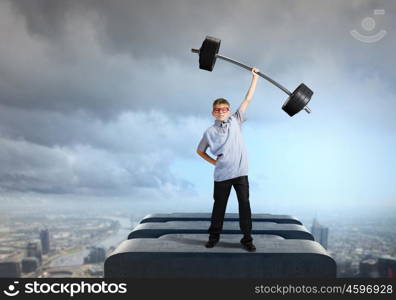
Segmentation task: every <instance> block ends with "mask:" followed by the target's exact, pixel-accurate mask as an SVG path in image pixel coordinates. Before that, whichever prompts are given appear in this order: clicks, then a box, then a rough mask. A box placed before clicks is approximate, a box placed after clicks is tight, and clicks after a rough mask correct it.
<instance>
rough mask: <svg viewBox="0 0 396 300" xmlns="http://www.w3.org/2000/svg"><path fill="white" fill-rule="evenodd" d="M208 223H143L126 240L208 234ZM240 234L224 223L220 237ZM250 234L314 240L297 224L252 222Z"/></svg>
mask: <svg viewBox="0 0 396 300" xmlns="http://www.w3.org/2000/svg"><path fill="white" fill-rule="evenodd" d="M209 226H210V221H187V222H186V221H170V222H162V223H143V224H139V225H138V226H136V227H135V228H134V229H133V231H132V232H131V233H130V234H129V235H128V239H136V238H158V237H160V236H162V235H165V234H171V233H188V234H194V233H196V234H198V233H206V234H208V228H209ZM227 234H242V233H241V231H240V228H239V223H238V222H234V221H225V222H224V223H223V231H222V235H221V236H223V235H227ZM252 234H255V235H258V234H272V235H278V236H281V237H283V238H286V239H305V240H314V238H313V236H312V234H311V233H310V232H309V231H308V230H307V229H306V228H305V227H304V226H303V225H298V224H278V223H274V222H253V223H252Z"/></svg>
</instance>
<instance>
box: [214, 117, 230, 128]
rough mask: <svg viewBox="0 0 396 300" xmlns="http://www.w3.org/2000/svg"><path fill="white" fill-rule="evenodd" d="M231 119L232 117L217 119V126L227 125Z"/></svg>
mask: <svg viewBox="0 0 396 300" xmlns="http://www.w3.org/2000/svg"><path fill="white" fill-rule="evenodd" d="M229 119H230V118H227V119H226V120H224V121H219V120H215V125H216V126H219V127H225V126H226V123H228V121H229Z"/></svg>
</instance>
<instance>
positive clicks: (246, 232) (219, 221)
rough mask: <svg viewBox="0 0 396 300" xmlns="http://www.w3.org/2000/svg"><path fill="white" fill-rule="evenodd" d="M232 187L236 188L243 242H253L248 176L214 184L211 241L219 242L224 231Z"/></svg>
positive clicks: (210, 229) (210, 228) (209, 230)
mask: <svg viewBox="0 0 396 300" xmlns="http://www.w3.org/2000/svg"><path fill="white" fill-rule="evenodd" d="M232 186H234V189H235V192H236V194H237V198H238V204H239V227H240V229H241V231H242V233H243V238H242V240H241V242H242V243H247V242H251V241H252V240H253V238H252V236H251V232H252V216H251V211H250V203H249V181H248V177H247V176H241V177H236V178H232V179H228V180H224V181H215V182H214V191H213V198H214V203H213V210H212V217H211V224H210V227H209V229H208V232H209V239H211V240H216V241H217V240H219V238H220V233H221V231H222V230H223V221H224V214H225V211H226V207H227V201H228V197H229V196H230V192H231V187H232Z"/></svg>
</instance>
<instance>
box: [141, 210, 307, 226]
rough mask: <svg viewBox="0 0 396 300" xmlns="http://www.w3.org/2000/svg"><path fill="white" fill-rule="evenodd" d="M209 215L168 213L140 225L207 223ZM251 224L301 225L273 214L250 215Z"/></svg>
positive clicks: (232, 215) (234, 217) (231, 215)
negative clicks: (180, 222)
mask: <svg viewBox="0 0 396 300" xmlns="http://www.w3.org/2000/svg"><path fill="white" fill-rule="evenodd" d="M210 217H211V214H210V213H170V214H150V215H147V216H145V217H144V218H143V219H142V220H141V221H140V223H141V224H143V223H149V222H155V223H158V222H169V221H209V220H210ZM224 221H239V214H237V213H226V214H225V216H224ZM252 221H253V222H275V223H284V224H299V225H302V223H301V222H300V221H299V220H298V219H297V218H296V217H293V216H289V215H273V214H252Z"/></svg>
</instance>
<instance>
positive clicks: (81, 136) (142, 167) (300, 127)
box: [0, 0, 396, 216]
mask: <svg viewBox="0 0 396 300" xmlns="http://www.w3.org/2000/svg"><path fill="white" fill-rule="evenodd" d="M395 13H396V3H394V2H393V1H374V0H372V1H364V0H356V1H353V0H350V1H344V0H339V1H331V2H329V1H315V0H311V1H308V0H307V1H297V0H296V1H292V0H284V1H275V0H271V1H269V0H266V1H263V0H260V1H259V0H257V1H247V0H245V1H243V0H231V1H225V0H224V1H213V0H210V1H209V0H204V1H192V0H190V1H185V0H170V1H169V0H167V1H143V0H141V1H127V0H125V1H99V0H97V1H90V0H83V1H66V0H64V1H60V0H59V1H55V0H31V1H19V0H1V1H0V39H1V43H0V166H1V167H0V192H1V193H0V197H1V198H0V201H1V203H2V204H4V205H5V204H7V205H10V204H18V203H24V204H25V203H34V204H37V203H44V204H49V203H53V202H56V201H66V202H67V203H71V204H73V205H75V204H77V205H81V206H82V205H84V204H87V203H90V204H89V205H92V203H102V204H103V203H106V205H110V206H111V205H113V204H114V205H117V204H120V203H123V204H122V205H124V204H125V205H129V206H128V207H133V208H134V209H139V208H147V209H149V210H150V211H151V212H175V211H177V212H180V211H210V210H211V208H212V203H213V199H212V192H213V166H212V165H210V164H208V163H207V162H205V161H204V160H202V159H201V158H200V157H199V156H198V155H196V153H195V150H196V146H197V144H198V142H199V140H200V138H201V136H202V134H203V132H204V131H205V129H206V128H208V127H209V126H211V124H212V123H213V118H212V117H211V115H210V110H211V103H212V101H213V100H214V99H215V98H218V97H224V98H227V99H228V100H229V101H230V102H231V106H232V110H235V109H236V108H237V107H238V106H239V104H240V102H241V101H242V100H243V97H244V95H245V93H246V91H247V88H248V85H249V83H250V80H251V76H250V73H249V72H247V71H246V70H243V69H240V68H238V67H236V66H234V65H232V64H228V63H226V62H224V61H218V62H217V63H216V67H215V70H214V71H213V72H211V73H210V72H207V71H203V70H200V69H199V68H198V56H197V55H196V54H193V53H191V51H190V49H191V48H199V47H200V45H201V43H202V41H203V39H204V38H205V36H206V35H212V36H215V37H217V38H220V39H221V40H222V42H221V49H220V52H221V53H222V54H223V55H225V56H229V57H232V58H235V59H237V60H240V61H242V62H245V63H247V64H249V65H255V66H257V67H259V68H260V70H261V71H262V72H263V73H266V74H268V75H270V76H271V77H273V78H274V79H276V80H278V81H279V82H280V83H282V84H283V85H285V86H286V87H288V88H289V89H290V90H293V89H294V88H295V87H297V85H298V84H299V83H301V82H304V83H305V84H307V85H308V86H309V87H311V89H312V90H313V91H314V96H313V98H312V101H311V102H310V108H311V109H312V113H311V114H310V115H308V114H306V113H305V112H301V113H299V114H297V115H296V116H294V117H293V118H290V117H289V116H288V115H286V114H285V113H284V112H283V111H282V110H281V106H282V103H283V101H284V100H285V99H286V95H285V94H284V93H283V92H282V91H280V90H279V89H277V88H276V87H274V86H273V85H271V84H269V83H268V82H266V81H264V80H259V83H258V85H257V89H256V94H255V96H254V99H253V100H252V102H251V105H250V107H249V109H248V115H247V116H248V121H247V122H246V123H244V128H243V134H244V138H245V143H246V147H247V150H248V157H249V180H250V187H251V190H250V195H251V197H250V199H251V206H252V211H253V212H257V213H282V214H292V215H300V214H303V213H306V214H309V215H314V214H316V215H318V216H320V215H323V214H326V213H333V214H339V213H342V212H344V213H347V214H350V213H353V212H357V213H359V214H360V213H363V212H366V213H368V212H376V213H381V211H383V210H387V211H396V204H395V200H396V185H395V168H396V155H395V153H396V131H395V129H396V118H395V111H396V98H395V92H394V87H395V84H396V74H395V71H394V66H393V65H394V49H395V46H396V38H395V33H394V30H395V28H396V26H395V25H396V24H395V23H396V21H395V20H396V18H395V17H394V16H395ZM356 33H357V34H358V35H356ZM98 205H99V204H98ZM227 211H228V212H232V211H235V212H236V211H237V201H236V197H235V195H234V194H233V195H232V196H231V197H230V201H229V206H228V210H227Z"/></svg>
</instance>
